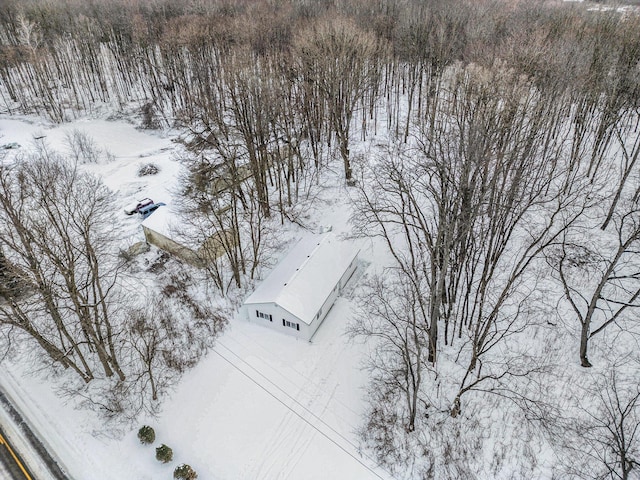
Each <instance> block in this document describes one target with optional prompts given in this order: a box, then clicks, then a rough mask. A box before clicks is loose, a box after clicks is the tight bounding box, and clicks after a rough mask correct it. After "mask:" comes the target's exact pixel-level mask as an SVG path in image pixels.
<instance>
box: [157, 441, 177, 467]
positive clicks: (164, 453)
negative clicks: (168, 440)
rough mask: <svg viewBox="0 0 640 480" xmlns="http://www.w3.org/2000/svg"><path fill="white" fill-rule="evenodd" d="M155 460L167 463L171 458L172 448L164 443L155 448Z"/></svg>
mask: <svg viewBox="0 0 640 480" xmlns="http://www.w3.org/2000/svg"><path fill="white" fill-rule="evenodd" d="M156 460H158V461H159V462H162V463H169V462H170V461H171V460H173V450H171V448H170V447H167V446H166V445H165V444H164V443H163V444H162V445H160V446H159V447H158V448H156Z"/></svg>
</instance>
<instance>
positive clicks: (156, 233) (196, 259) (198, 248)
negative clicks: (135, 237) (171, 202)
mask: <svg viewBox="0 0 640 480" xmlns="http://www.w3.org/2000/svg"><path fill="white" fill-rule="evenodd" d="M188 230H189V229H188V228H186V227H185V226H184V222H183V221H181V220H180V218H178V217H176V216H175V215H174V214H173V212H172V211H171V210H170V209H169V207H167V206H162V207H159V208H158V209H157V210H156V211H155V212H153V213H152V214H151V215H149V216H148V217H147V218H145V219H144V221H143V222H142V231H143V232H144V237H145V239H146V240H147V243H150V244H151V245H154V246H156V247H158V248H159V249H160V250H164V251H165V252H169V253H171V254H172V255H175V256H176V257H178V258H180V259H181V260H183V261H185V262H186V263H188V264H190V265H193V266H194V267H198V268H202V267H204V265H205V262H206V261H207V260H212V259H215V258H218V257H219V256H221V255H222V254H223V253H224V250H223V248H222V239H221V237H220V234H215V235H213V236H211V237H209V238H208V239H206V240H205V241H204V242H203V243H202V244H198V237H199V236H201V234H199V233H197V232H193V234H192V235H191V234H189V231H188Z"/></svg>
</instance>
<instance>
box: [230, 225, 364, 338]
mask: <svg viewBox="0 0 640 480" xmlns="http://www.w3.org/2000/svg"><path fill="white" fill-rule="evenodd" d="M357 256H358V251H357V249H355V248H354V247H353V245H352V244H351V243H349V242H346V241H341V240H339V239H338V238H337V237H336V236H335V235H334V234H332V233H326V234H321V235H309V236H306V237H304V238H303V239H302V240H300V241H299V242H298V243H297V244H296V245H295V246H294V247H293V248H292V249H291V250H290V251H289V253H288V254H287V255H286V256H285V258H284V259H283V260H282V261H281V262H280V263H278V265H276V267H275V268H274V269H273V270H272V271H271V273H270V274H269V275H268V276H267V277H266V278H265V279H264V280H263V281H262V283H261V284H260V285H259V286H258V288H256V290H255V291H254V292H253V293H252V294H251V295H250V296H249V297H247V299H246V300H245V302H244V305H243V310H244V313H245V316H246V318H247V319H248V320H249V321H250V322H256V323H259V324H261V325H263V326H266V327H269V328H271V329H274V330H277V331H280V332H283V333H287V334H289V335H293V336H295V337H297V338H301V339H304V340H309V341H310V340H311V338H312V337H313V335H314V333H315V332H316V330H317V329H318V327H319V326H320V324H321V323H322V321H323V320H324V318H325V317H326V315H327V313H328V312H329V310H330V309H331V307H332V306H333V304H334V302H335V301H336V298H338V296H339V295H340V293H341V292H342V289H343V288H344V286H345V285H346V283H347V282H348V281H349V279H350V278H351V276H352V275H353V273H354V272H355V270H356V259H357Z"/></svg>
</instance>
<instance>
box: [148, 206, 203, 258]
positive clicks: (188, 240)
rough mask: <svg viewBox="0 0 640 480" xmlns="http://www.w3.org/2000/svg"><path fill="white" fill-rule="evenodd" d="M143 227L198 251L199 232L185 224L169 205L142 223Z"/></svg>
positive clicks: (162, 207) (159, 208)
mask: <svg viewBox="0 0 640 480" xmlns="http://www.w3.org/2000/svg"><path fill="white" fill-rule="evenodd" d="M142 226H143V227H146V228H148V229H149V230H153V231H154V232H157V233H159V234H160V235H163V236H165V237H167V238H169V239H171V240H173V241H174V242H177V243H179V244H181V245H183V246H185V247H188V248H192V249H197V248H198V245H199V244H198V239H199V238H201V236H199V235H198V234H199V232H196V231H195V229H194V228H193V227H192V226H191V225H189V224H187V223H185V221H184V219H181V218H180V216H179V215H177V214H176V213H174V212H173V211H172V210H171V208H170V207H169V206H167V205H163V206H160V207H158V209H157V210H155V211H154V212H153V213H152V214H151V215H149V216H148V217H147V218H145V219H144V220H143V221H142Z"/></svg>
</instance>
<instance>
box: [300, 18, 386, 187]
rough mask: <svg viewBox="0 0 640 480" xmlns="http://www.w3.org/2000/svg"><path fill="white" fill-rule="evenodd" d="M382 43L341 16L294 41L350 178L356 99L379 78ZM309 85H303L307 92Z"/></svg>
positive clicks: (303, 71)
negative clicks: (352, 128)
mask: <svg viewBox="0 0 640 480" xmlns="http://www.w3.org/2000/svg"><path fill="white" fill-rule="evenodd" d="M384 54H385V47H384V45H383V44H382V43H381V42H380V40H378V39H377V38H376V37H375V36H374V35H373V34H370V33H368V32H366V31H364V30H362V29H360V28H359V27H358V26H357V25H355V24H353V23H352V22H350V21H347V20H344V19H340V18H338V19H329V20H327V21H325V22H323V23H321V24H320V25H314V26H312V27H311V28H310V29H309V30H307V31H304V32H302V33H301V34H300V35H299V36H298V38H297V39H296V42H295V55H296V59H297V61H298V62H299V66H298V68H299V71H300V72H299V73H300V77H301V79H302V81H303V82H304V83H305V84H312V85H314V86H317V88H318V93H319V98H318V97H317V99H319V100H320V101H321V102H322V103H323V104H324V106H325V108H326V111H327V115H328V117H329V122H330V125H331V131H332V133H333V135H335V137H336V141H337V142H338V146H339V148H340V155H341V157H342V161H343V163H344V174H345V178H346V180H347V181H350V180H351V175H352V172H351V163H350V157H349V137H350V132H351V121H352V120H353V117H354V113H355V111H356V108H357V107H358V106H359V104H360V102H362V100H363V99H364V98H365V97H366V96H367V95H371V94H373V92H374V87H375V86H376V85H378V83H379V81H380V62H381V60H382V58H384ZM309 89H311V87H308V90H309Z"/></svg>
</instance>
